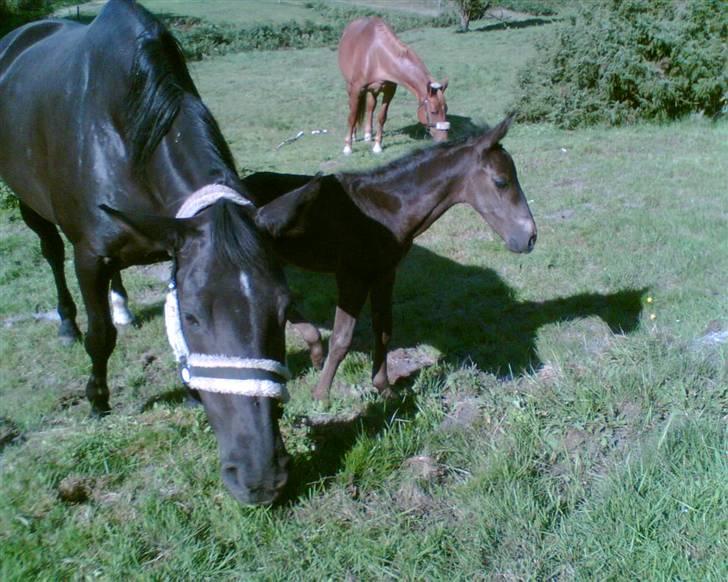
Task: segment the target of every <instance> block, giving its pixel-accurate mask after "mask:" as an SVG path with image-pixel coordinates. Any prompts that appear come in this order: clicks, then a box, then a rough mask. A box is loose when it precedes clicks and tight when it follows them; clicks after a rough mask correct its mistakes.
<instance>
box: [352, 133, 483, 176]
mask: <svg viewBox="0 0 728 582" xmlns="http://www.w3.org/2000/svg"><path fill="white" fill-rule="evenodd" d="M487 131H488V130H485V129H483V130H481V131H480V132H479V133H478V134H476V135H472V134H469V135H468V136H465V137H461V138H459V139H455V140H452V141H446V142H442V143H438V144H435V145H431V146H428V147H425V148H421V149H416V150H414V151H411V152H409V153H407V154H405V155H403V156H402V157H400V158H397V159H395V160H392V161H391V162H389V163H388V164H385V165H383V166H377V167H376V168H373V169H369V170H361V171H359V172H346V173H343V172H342V173H341V174H340V175H341V176H343V177H345V178H347V179H348V180H349V181H352V182H356V183H357V185H358V186H369V185H374V184H376V183H378V182H387V181H389V180H396V179H397V178H399V177H400V176H402V175H403V174H413V173H415V172H417V170H418V169H419V168H421V167H426V166H428V165H430V164H432V163H433V162H437V161H438V160H439V159H440V158H444V157H446V156H447V155H448V154H450V153H454V152H457V151H459V150H461V149H467V148H470V147H472V146H473V145H474V144H475V143H476V142H477V141H479V140H481V139H482V138H483V136H484V134H485V133H487Z"/></svg>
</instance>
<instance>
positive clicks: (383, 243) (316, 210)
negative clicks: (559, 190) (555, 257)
mask: <svg viewBox="0 0 728 582" xmlns="http://www.w3.org/2000/svg"><path fill="white" fill-rule="evenodd" d="M511 121H512V116H510V117H507V118H506V119H504V120H503V121H502V122H501V123H499V124H498V125H497V126H495V127H494V128H492V129H490V130H488V131H485V132H483V133H482V134H481V135H478V136H475V137H472V138H469V139H466V140H463V141H460V142H451V143H445V144H441V145H437V146H434V147H431V148H428V149H425V150H422V151H418V152H414V153H412V154H409V155H406V156H404V157H403V158H401V159H398V160H395V161H393V162H391V163H390V164H388V165H386V166H383V167H381V168H377V169H375V170H370V171H365V172H357V173H340V174H334V175H330V176H323V177H321V176H319V177H316V178H314V179H312V177H311V176H300V175H291V174H276V173H271V172H260V173H257V174H252V175H250V176H248V177H246V178H245V179H244V180H243V185H244V186H245V187H246V190H247V191H248V193H249V195H250V196H251V197H252V200H253V201H254V202H255V204H256V205H258V206H260V207H261V208H260V211H259V212H258V214H257V216H256V222H257V223H258V224H259V226H261V227H262V228H265V229H266V230H268V231H269V232H270V234H271V235H272V236H273V241H274V247H275V250H276V252H277V253H278V254H279V256H280V257H281V258H283V259H284V260H285V261H287V262H289V263H291V264H293V265H296V266H299V267H302V268H304V269H310V270H314V271H322V272H326V273H334V274H335V275H336V285H337V289H338V300H337V307H336V316H335V319H334V329H333V332H332V334H331V340H330V342H329V355H328V358H327V359H326V363H325V364H324V366H323V372H322V373H321V377H320V378H319V382H318V385H317V386H316V388H315V390H314V397H316V398H318V399H321V400H326V399H328V396H329V390H330V387H331V383H332V381H333V378H334V374H335V373H336V369H337V368H338V366H339V364H340V363H341V361H342V360H343V358H344V356H345V355H346V353H347V352H348V350H349V347H350V345H351V340H352V334H353V331H354V325H355V323H356V319H357V317H358V316H359V312H360V311H361V309H362V307H363V305H364V302H365V301H366V299H367V296H370V297H371V306H372V325H373V327H374V367H373V370H372V382H373V384H374V386H376V387H377V388H378V389H379V391H380V392H381V393H382V394H383V395H384V396H385V397H386V396H389V395H390V388H389V380H388V377H387V344H388V343H389V340H390V338H391V335H392V289H393V287H394V278H395V271H396V268H397V265H398V264H399V262H400V261H401V260H402V258H403V257H404V256H405V254H406V253H407V252H408V251H409V249H410V247H411V246H412V241H413V240H414V238H415V237H417V236H419V235H420V234H422V233H423V232H425V230H427V229H428V228H429V227H430V226H431V225H432V223H433V222H435V221H436V220H437V219H438V218H439V217H440V216H442V214H443V213H444V212H445V211H446V210H447V209H448V208H450V207H451V206H453V205H454V204H459V203H466V204H469V205H470V206H472V207H473V208H474V209H475V210H476V211H477V212H478V213H479V214H480V215H481V216H482V217H483V218H484V219H485V220H486V221H487V222H488V224H490V226H491V227H492V228H493V229H494V230H495V231H496V232H497V233H498V234H499V235H500V236H501V237H502V238H503V240H504V241H505V242H506V246H507V247H508V248H509V249H510V250H511V251H514V252H518V253H522V252H530V251H531V250H532V249H533V246H534V244H535V243H536V223H535V222H534V220H533V216H532V215H531V211H530V209H529V207H528V203H527V201H526V197H525V196H524V194H523V191H522V190H521V186H520V184H519V182H518V176H517V174H516V167H515V165H514V163H513V159H512V158H511V156H510V154H508V152H507V151H506V150H505V148H503V146H502V145H501V144H500V141H501V140H502V139H503V138H504V137H505V135H506V133H507V132H508V128H509V127H510V124H511ZM294 189H295V190H294ZM289 315H292V316H293V323H294V325H296V327H297V328H298V330H299V331H300V332H301V334H302V335H303V337H304V339H305V340H306V342H307V343H308V345H309V347H310V349H311V359H312V360H313V362H314V365H317V366H318V365H320V364H321V361H322V359H323V349H322V346H321V336H320V334H319V331H318V329H316V328H315V327H314V326H313V325H311V324H309V323H307V322H305V321H304V320H303V319H302V318H301V317H300V316H298V315H297V314H296V312H295V310H290V311H289Z"/></svg>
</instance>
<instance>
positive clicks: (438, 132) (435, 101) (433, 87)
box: [417, 79, 450, 142]
mask: <svg viewBox="0 0 728 582" xmlns="http://www.w3.org/2000/svg"><path fill="white" fill-rule="evenodd" d="M445 89H447V79H445V80H444V81H443V82H442V83H437V82H435V81H430V82H428V83H427V90H426V93H425V95H426V96H425V98H424V99H422V101H420V105H419V107H418V108H417V118H418V119H419V120H420V123H421V124H422V125H424V126H425V127H426V128H427V131H429V132H430V135H431V136H432V139H434V140H435V141H437V142H440V141H445V140H446V139H447V132H448V130H449V129H450V123H449V122H448V121H447V103H446V102H445Z"/></svg>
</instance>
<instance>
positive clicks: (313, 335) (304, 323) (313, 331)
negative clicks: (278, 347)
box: [286, 306, 324, 370]
mask: <svg viewBox="0 0 728 582" xmlns="http://www.w3.org/2000/svg"><path fill="white" fill-rule="evenodd" d="M286 317H287V319H288V321H290V322H291V325H292V326H293V327H294V328H295V329H296V331H297V332H298V333H299V334H300V335H301V337H302V338H303V340H304V341H305V342H306V344H307V345H308V351H309V353H310V355H311V363H312V364H313V367H314V368H316V369H317V370H320V369H321V365H322V364H323V361H324V346H323V344H322V343H321V332H320V331H319V330H318V328H317V327H316V326H315V325H314V324H312V323H311V322H310V321H308V320H307V319H305V318H304V317H303V316H302V315H301V313H300V312H299V311H298V309H296V308H295V307H293V306H291V307H289V308H288V313H287V314H286Z"/></svg>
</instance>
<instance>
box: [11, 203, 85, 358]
mask: <svg viewBox="0 0 728 582" xmlns="http://www.w3.org/2000/svg"><path fill="white" fill-rule="evenodd" d="M20 215H21V216H22V217H23V220H24V221H25V224H27V225H28V226H29V227H30V228H31V229H32V230H33V231H34V232H35V233H36V234H37V235H38V237H39V238H40V248H41V252H42V253H43V256H44V257H45V260H46V261H48V264H49V265H50V266H51V270H52V271H53V279H54V280H55V283H56V293H57V295H58V315H59V316H60V317H61V325H60V327H59V328H58V335H59V337H60V338H61V341H62V342H63V343H65V344H71V343H73V342H75V341H78V340H80V339H81V332H80V331H79V329H78V326H77V325H76V304H75V303H74V302H73V298H72V297H71V293H70V292H69V291H68V285H67V284H66V276H65V273H64V267H63V262H64V259H65V252H64V249H63V240H62V239H61V236H60V235H59V234H58V229H57V228H56V226H55V225H54V224H52V223H50V222H48V221H47V220H46V219H45V218H43V217H42V216H40V215H39V214H38V213H37V212H35V211H34V210H32V209H31V208H30V207H29V206H26V205H25V204H23V203H22V202H21V203H20Z"/></svg>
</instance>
